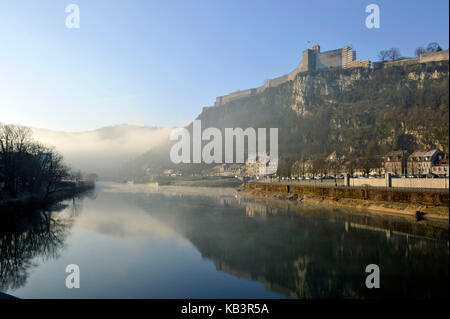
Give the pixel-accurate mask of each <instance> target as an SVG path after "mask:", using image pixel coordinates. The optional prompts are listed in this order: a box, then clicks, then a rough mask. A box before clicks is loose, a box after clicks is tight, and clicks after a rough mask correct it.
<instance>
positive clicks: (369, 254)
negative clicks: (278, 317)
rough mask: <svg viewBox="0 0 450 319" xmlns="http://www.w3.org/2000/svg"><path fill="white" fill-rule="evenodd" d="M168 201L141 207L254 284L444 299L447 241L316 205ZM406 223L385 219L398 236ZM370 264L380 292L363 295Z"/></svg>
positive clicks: (304, 293)
mask: <svg viewBox="0 0 450 319" xmlns="http://www.w3.org/2000/svg"><path fill="white" fill-rule="evenodd" d="M170 200H171V205H170V207H171V209H170V211H169V210H167V209H165V208H166V207H167V206H166V204H164V202H165V200H164V199H163V198H161V197H159V198H158V197H157V196H154V197H152V196H150V198H149V199H148V201H143V202H142V206H143V207H148V206H150V205H149V203H151V214H152V216H155V217H157V218H158V219H160V220H162V221H164V222H165V223H166V224H168V225H170V226H171V227H172V228H173V229H175V230H176V231H177V232H179V233H180V234H181V235H183V236H184V237H185V238H187V239H188V240H190V241H191V242H192V243H193V244H194V245H195V246H196V247H197V249H198V250H199V251H200V252H201V254H202V256H203V257H204V258H208V259H211V260H212V261H213V262H214V264H215V265H216V268H217V269H219V270H223V271H226V272H228V273H231V274H234V275H236V276H239V277H243V278H248V279H252V280H258V281H260V282H262V283H264V284H265V285H266V286H267V287H268V288H269V289H271V290H275V291H278V292H281V293H283V294H285V295H289V296H292V297H295V298H326V297H347V298H352V297H357V298H365V297H377V296H383V297H401V296H412V297H429V296H447V295H448V287H447V285H446V283H447V280H448V246H447V245H448V243H447V241H437V240H431V239H426V238H421V237H416V236H414V235H413V234H411V235H404V234H401V233H397V232H396V231H392V232H389V234H390V235H389V236H386V231H385V230H386V229H389V228H385V227H384V228H383V227H382V225H383V223H384V224H385V225H386V224H389V223H390V221H389V220H388V219H386V218H383V219H382V220H383V222H378V221H375V222H373V220H372V218H371V217H368V216H365V215H355V216H353V215H346V214H340V213H339V212H338V211H332V210H329V211H326V210H320V209H318V208H310V209H308V208H306V207H304V208H302V209H301V211H298V212H297V211H294V208H293V207H291V208H288V209H280V208H276V207H271V208H269V207H266V208H264V206H261V205H260V204H258V203H250V204H245V203H244V205H243V206H241V207H239V206H236V205H229V204H228V207H225V206H222V207H218V206H217V205H216V204H215V203H213V202H210V201H208V200H206V199H202V200H200V199H199V198H197V199H195V198H193V197H192V198H187V197H185V198H183V200H182V201H179V200H177V199H176V198H174V197H171V199H170ZM249 212H251V213H249ZM249 216H251V217H249ZM346 222H347V227H346ZM372 224H374V226H373V227H371V225H372ZM407 224H409V223H407V222H405V221H400V220H393V221H392V225H394V226H393V228H394V229H398V228H399V225H400V226H401V227H400V228H401V229H402V230H403V231H404V230H407V229H408V227H409V226H407ZM349 225H350V226H349ZM361 226H362V227H361ZM365 226H367V228H365ZM423 227H424V228H426V227H427V226H423ZM380 230H381V231H380ZM410 230H414V228H410ZM372 263H375V264H378V265H379V266H380V268H381V272H382V276H383V277H382V278H383V279H382V285H383V289H382V290H378V291H372V290H368V289H367V288H366V287H365V285H364V280H365V275H366V274H365V272H364V270H365V267H366V266H367V265H368V264H372Z"/></svg>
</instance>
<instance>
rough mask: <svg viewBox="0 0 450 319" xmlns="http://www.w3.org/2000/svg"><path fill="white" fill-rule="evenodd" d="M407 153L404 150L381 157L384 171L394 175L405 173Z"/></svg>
mask: <svg viewBox="0 0 450 319" xmlns="http://www.w3.org/2000/svg"><path fill="white" fill-rule="evenodd" d="M408 156H409V153H408V151H405V150H399V151H392V152H390V153H388V154H386V155H385V156H383V164H384V171H385V172H386V173H392V174H395V175H403V174H406V173H407V169H406V167H407V161H408Z"/></svg>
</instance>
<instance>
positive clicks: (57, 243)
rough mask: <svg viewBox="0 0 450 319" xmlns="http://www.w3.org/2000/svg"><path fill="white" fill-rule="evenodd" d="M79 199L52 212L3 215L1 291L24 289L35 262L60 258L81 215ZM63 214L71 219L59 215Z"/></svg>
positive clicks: (0, 221) (0, 230)
mask: <svg viewBox="0 0 450 319" xmlns="http://www.w3.org/2000/svg"><path fill="white" fill-rule="evenodd" d="M78 199H79V198H78ZM78 199H77V198H74V199H73V200H71V201H70V204H61V203H60V204H57V205H55V206H54V207H52V209H51V210H43V209H37V210H33V211H17V210H14V211H7V212H3V211H0V291H8V290H14V289H17V288H19V287H21V286H23V285H24V284H25V283H26V280H27V277H28V273H29V270H30V268H31V267H33V266H35V264H34V263H33V259H34V258H36V257H40V258H41V259H43V260H48V259H53V258H58V257H59V252H60V251H61V250H62V249H63V248H64V245H65V244H64V243H65V239H66V237H67V235H68V233H69V230H70V227H71V225H72V224H73V221H74V219H73V217H75V216H77V215H79V214H80V212H81V205H80V203H79V200H78ZM63 210H64V211H68V212H69V214H68V215H69V216H66V215H63V214H59V212H61V211H63ZM17 216H20V217H17Z"/></svg>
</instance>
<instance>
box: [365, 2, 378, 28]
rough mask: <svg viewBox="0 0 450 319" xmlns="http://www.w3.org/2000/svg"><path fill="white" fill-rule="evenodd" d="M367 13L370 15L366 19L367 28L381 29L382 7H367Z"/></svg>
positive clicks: (375, 5)
mask: <svg viewBox="0 0 450 319" xmlns="http://www.w3.org/2000/svg"><path fill="white" fill-rule="evenodd" d="M366 13H370V14H369V15H368V16H367V18H366V27H367V28H368V29H379V28H380V7H379V6H378V5H377V4H373V3H371V4H369V5H368V6H367V7H366Z"/></svg>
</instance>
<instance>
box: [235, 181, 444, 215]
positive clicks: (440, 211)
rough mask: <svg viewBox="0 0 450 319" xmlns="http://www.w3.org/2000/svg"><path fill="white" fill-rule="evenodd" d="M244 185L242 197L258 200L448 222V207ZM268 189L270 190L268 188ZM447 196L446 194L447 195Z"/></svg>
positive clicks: (240, 188) (241, 190)
mask: <svg viewBox="0 0 450 319" xmlns="http://www.w3.org/2000/svg"><path fill="white" fill-rule="evenodd" d="M248 185H249V184H245V185H243V186H241V187H239V188H238V191H239V193H240V194H241V195H242V196H247V197H258V198H274V199H281V200H289V201H297V202H302V203H309V204H313V205H321V206H327V207H330V206H331V207H338V208H346V207H348V208H353V209H364V210H369V211H372V212H375V213H379V214H387V215H397V216H398V215H401V216H406V217H414V218H416V212H417V211H421V212H423V213H424V215H423V216H421V218H424V219H433V220H440V221H448V220H449V208H448V206H437V205H431V204H424V203H411V202H409V203H408V202H393V201H379V200H371V199H357V198H343V197H329V196H320V195H313V194H305V193H296V192H289V191H286V192H284V191H273V190H267V186H266V187H256V188H255V187H252V186H250V187H249V186H248ZM269 189H270V188H269ZM447 196H448V194H447Z"/></svg>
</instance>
